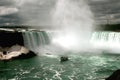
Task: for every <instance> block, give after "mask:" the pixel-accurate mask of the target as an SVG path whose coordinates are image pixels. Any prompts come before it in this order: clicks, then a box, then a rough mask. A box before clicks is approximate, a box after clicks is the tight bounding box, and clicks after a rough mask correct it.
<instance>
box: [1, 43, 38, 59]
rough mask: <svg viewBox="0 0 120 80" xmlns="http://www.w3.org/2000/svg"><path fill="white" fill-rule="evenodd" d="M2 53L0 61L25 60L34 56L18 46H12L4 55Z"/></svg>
mask: <svg viewBox="0 0 120 80" xmlns="http://www.w3.org/2000/svg"><path fill="white" fill-rule="evenodd" d="M4 53H5V51H3V52H0V60H4V61H5V60H13V59H27V58H31V57H34V56H36V54H35V53H34V52H32V51H30V50H28V49H27V48H26V47H24V46H20V45H14V46H12V47H10V48H9V49H8V50H7V51H6V54H4Z"/></svg>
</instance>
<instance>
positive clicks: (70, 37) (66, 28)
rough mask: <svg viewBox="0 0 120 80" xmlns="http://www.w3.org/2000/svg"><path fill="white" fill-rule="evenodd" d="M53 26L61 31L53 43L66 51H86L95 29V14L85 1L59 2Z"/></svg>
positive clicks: (57, 33)
mask: <svg viewBox="0 0 120 80" xmlns="http://www.w3.org/2000/svg"><path fill="white" fill-rule="evenodd" d="M52 12H53V26H56V27H58V29H59V31H58V32H56V35H55V36H54V37H53V40H52V42H53V43H54V44H56V45H60V46H62V47H64V48H65V49H66V50H74V51H84V50H85V51H86V50H87V48H88V45H89V41H90V37H91V33H92V31H93V28H94V19H93V14H92V12H91V10H90V8H89V6H88V5H87V4H86V2H85V1H84V0H58V1H57V3H56V5H55V8H54V9H53V11H52Z"/></svg>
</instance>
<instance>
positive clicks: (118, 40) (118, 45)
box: [91, 31, 120, 53]
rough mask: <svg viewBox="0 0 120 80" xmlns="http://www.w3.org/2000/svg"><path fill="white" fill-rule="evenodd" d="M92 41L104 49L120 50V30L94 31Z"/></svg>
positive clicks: (98, 47)
mask: <svg viewBox="0 0 120 80" xmlns="http://www.w3.org/2000/svg"><path fill="white" fill-rule="evenodd" d="M91 43H92V44H93V45H94V47H95V48H97V49H103V50H106V51H109V52H114V53H119V52H120V32H109V31H102V32H94V33H93V35H92V37H91Z"/></svg>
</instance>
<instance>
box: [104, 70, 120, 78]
mask: <svg viewBox="0 0 120 80" xmlns="http://www.w3.org/2000/svg"><path fill="white" fill-rule="evenodd" d="M105 80H120V69H118V70H116V71H115V72H113V73H112V74H111V75H110V76H109V77H108V78H106V79H105Z"/></svg>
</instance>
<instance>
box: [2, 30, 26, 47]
mask: <svg viewBox="0 0 120 80" xmlns="http://www.w3.org/2000/svg"><path fill="white" fill-rule="evenodd" d="M15 44H19V45H22V46H23V45H24V41H23V36H22V33H21V32H13V31H0V47H10V46H12V45H15Z"/></svg>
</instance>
